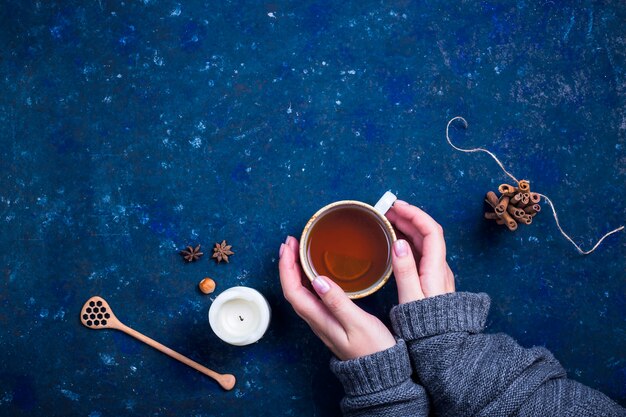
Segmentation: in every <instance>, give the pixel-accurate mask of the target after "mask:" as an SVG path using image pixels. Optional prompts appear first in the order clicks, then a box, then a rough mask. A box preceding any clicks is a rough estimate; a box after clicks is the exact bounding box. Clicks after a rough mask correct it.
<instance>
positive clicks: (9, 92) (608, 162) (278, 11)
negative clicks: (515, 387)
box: [0, 0, 626, 417]
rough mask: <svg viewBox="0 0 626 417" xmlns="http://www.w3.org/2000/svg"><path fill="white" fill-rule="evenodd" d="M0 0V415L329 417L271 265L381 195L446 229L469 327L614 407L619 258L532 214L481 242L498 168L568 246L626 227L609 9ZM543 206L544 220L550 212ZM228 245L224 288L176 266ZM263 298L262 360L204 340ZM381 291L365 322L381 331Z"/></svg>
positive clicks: (618, 58) (613, 8) (621, 283)
mask: <svg viewBox="0 0 626 417" xmlns="http://www.w3.org/2000/svg"><path fill="white" fill-rule="evenodd" d="M455 3H457V2H449V1H444V0H440V1H438V0H433V1H423V2H422V1H419V2H418V1H415V2H412V1H408V0H396V1H390V2H384V4H383V3H382V2H378V1H359V2H356V1H355V2H332V1H303V2H301V1H297V2H280V1H276V2H255V1H249V2H243V1H242V2H234V1H232V2H209V1H207V2H180V3H176V2H172V1H157V0H144V1H128V2H124V3H121V2H108V1H102V0H99V1H89V2H78V1H63V2H58V1H57V2H49V1H40V2H26V1H25V2H22V1H17V0H14V1H4V2H3V3H2V5H0V41H1V42H0V85H1V86H2V93H1V95H0V126H1V127H0V141H1V142H0V145H1V149H0V164H1V165H0V166H1V167H2V175H1V178H0V215H1V216H0V225H1V229H0V231H1V233H0V248H1V253H2V255H1V256H2V281H1V286H0V305H1V307H2V308H1V310H0V328H1V329H2V332H1V333H0V345H1V346H2V365H0V415H11V416H18V415H25V416H26V415H28V416H35V415H37V416H51V415H76V416H91V417H97V416H117V415H126V414H128V415H142V416H146V415H154V416H183V415H184V416H244V415H259V416H262V415H285V416H288V415H293V416H327V415H337V414H338V412H339V411H338V402H339V399H340V397H341V387H340V386H339V384H338V382H336V381H335V380H334V379H333V377H332V375H331V374H330V372H329V370H328V367H327V361H328V358H329V353H328V351H327V350H326V349H325V348H324V347H323V346H322V345H321V343H320V342H319V341H318V340H317V339H316V338H315V337H314V336H313V334H312V333H311V332H310V331H309V330H308V328H307V327H306V325H305V324H304V323H303V322H302V321H301V320H299V318H298V317H297V316H296V315H295V314H294V313H293V312H292V311H291V309H290V307H289V306H288V305H287V304H286V303H285V302H284V300H283V299H282V294H281V289H280V286H279V284H278V276H277V265H276V262H277V252H278V247H279V245H280V243H281V242H282V240H283V239H284V238H285V236H286V235H287V234H293V235H296V236H298V235H299V234H300V231H301V229H302V227H303V226H304V224H305V222H306V220H307V219H308V217H309V216H310V215H311V214H313V213H314V212H315V211H316V210H317V209H318V208H319V207H321V206H322V205H324V204H327V203H329V202H332V201H335V200H338V199H346V198H351V199H359V200H362V201H366V202H371V203H373V202H375V200H376V199H377V198H378V197H379V196H380V195H381V194H382V193H383V192H384V191H385V190H387V189H391V190H392V191H394V192H395V193H397V194H398V196H399V197H400V198H403V199H405V200H407V201H410V202H412V203H415V204H417V205H420V206H421V207H423V208H424V209H425V210H427V211H428V212H429V213H431V214H432V215H433V217H435V218H436V219H437V220H438V221H439V222H440V223H441V224H442V225H443V226H444V228H445V230H446V233H447V242H448V248H449V262H450V264H451V266H452V269H453V270H454V271H455V272H456V274H457V287H458V289H459V290H469V291H485V292H487V293H489V294H490V295H491V296H492V299H493V302H492V311H491V314H490V319H489V331H492V332H495V331H503V332H507V333H509V334H511V335H512V336H514V337H515V338H517V339H518V340H519V341H520V342H521V343H522V344H524V345H526V346H531V345H545V346H547V347H548V348H549V349H550V350H552V351H553V353H554V354H555V355H556V357H557V358H558V359H559V360H560V361H561V362H562V363H563V365H564V366H565V368H566V369H567V370H568V372H569V375H570V376H571V377H573V378H575V379H578V380H579V381H581V382H583V383H585V384H588V385H590V386H591V387H593V388H597V389H600V390H602V391H604V392H605V393H606V394H608V395H609V396H611V397H612V398H614V399H616V400H617V401H618V402H620V403H621V404H626V360H625V358H624V352H625V351H626V334H625V329H626V326H625V324H626V323H625V316H626V314H625V312H626V296H625V290H624V288H625V283H626V280H625V273H624V270H625V266H626V265H625V258H626V256H625V255H626V239H625V237H624V234H621V235H616V236H612V237H610V238H609V239H607V241H606V243H605V244H604V245H603V246H601V247H600V249H599V250H598V251H597V252H596V253H594V254H592V255H590V256H587V257H581V256H579V255H577V253H576V252H575V250H574V249H573V247H572V246H571V245H570V244H569V243H567V242H566V241H565V240H564V239H563V238H562V237H561V236H560V235H559V233H558V231H557V229H556V227H555V225H554V221H553V219H552V218H551V216H550V215H549V213H548V212H547V211H546V212H544V213H542V214H541V215H540V216H538V217H536V218H535V222H534V223H533V224H532V225H531V226H530V227H521V228H520V230H518V231H517V232H515V233H509V232H508V231H506V230H504V229H502V228H499V227H495V226H494V225H493V224H489V223H487V222H486V221H484V220H483V219H482V209H483V203H482V197H483V195H484V193H485V192H486V191H488V190H490V189H492V190H493V189H496V188H497V185H498V184H500V183H501V182H504V181H505V180H506V177H504V176H503V175H502V174H501V172H500V171H499V170H498V168H497V166H496V165H495V163H494V162H493V161H492V160H490V159H489V158H488V157H487V156H485V155H465V154H461V153H457V152H455V151H453V150H452V149H451V148H450V147H449V146H448V145H447V144H446V143H445V138H444V129H445V124H446V122H447V121H448V119H449V118H451V117H453V116H456V115H462V116H464V117H466V118H467V119H468V121H469V122H470V127H469V129H468V130H467V131H462V130H458V129H457V130H455V131H454V132H453V135H454V138H455V140H456V141H457V142H458V143H459V144H460V145H462V146H472V145H474V146H486V147H488V148H490V149H491V150H493V151H494V152H496V153H497V154H498V155H499V156H500V157H501V158H502V160H503V161H504V163H505V164H506V165H507V167H509V169H510V170H511V171H512V172H513V173H514V174H515V175H517V176H518V177H520V178H528V179H530V180H531V181H532V184H531V185H532V188H533V189H534V190H535V191H540V192H543V193H545V194H547V195H549V196H550V197H551V198H552V199H553V200H554V201H555V203H556V204H557V208H558V209H559V210H560V215H561V218H562V223H563V226H564V227H565V228H566V230H567V231H569V232H570V233H571V235H572V236H573V238H574V239H575V240H576V241H577V242H579V243H580V244H582V245H583V246H584V247H586V248H588V247H589V246H590V245H591V244H592V243H593V242H594V240H595V239H596V238H597V237H599V236H600V235H601V234H603V233H605V232H606V231H607V230H609V229H611V228H613V227H616V226H618V225H619V224H621V223H623V221H624V219H625V218H626V216H625V214H626V210H625V207H626V205H625V204H624V196H623V187H624V184H625V180H626V164H625V161H626V149H625V142H626V33H625V32H624V21H626V6H625V4H624V2H623V1H621V0H615V1H610V0H607V1H604V2H601V1H597V2H592V1H580V2H573V1H572V2H570V1H555V2H553V1H545V2H544V1H524V0H518V1H517V2H511V1H499V2H497V1H484V2H479V1H475V2H470V1H466V2H459V3H461V4H455ZM546 208H547V207H546ZM222 239H227V240H228V241H229V243H232V244H233V249H234V250H235V252H236V255H234V256H233V257H232V263H231V264H229V265H224V264H221V265H215V264H214V263H211V262H209V261H208V259H207V258H208V257H207V256H205V257H204V258H203V259H202V260H201V261H200V262H197V263H195V264H191V265H186V264H184V263H183V262H182V260H181V258H180V257H179V255H178V254H177V250H178V249H180V248H182V247H184V246H185V245H187V244H191V243H202V244H203V245H204V248H205V250H206V251H207V252H208V251H209V246H210V245H212V244H213V243H214V242H216V241H221V240H222ZM207 275H208V276H212V277H214V278H215V280H216V281H217V283H218V288H217V292H216V294H218V293H219V292H220V291H222V290H224V289H225V288H228V287H231V286H234V285H247V286H252V287H254V288H257V289H259V290H260V291H261V292H263V293H264V294H265V295H266V296H267V297H268V299H269V301H270V303H271V305H272V308H273V313H274V315H273V321H272V324H271V327H270V330H269V332H268V334H267V336H266V337H265V338H264V339H262V341H261V342H260V343H258V344H255V345H253V346H249V347H232V346H228V345H226V344H224V343H222V342H221V341H220V340H219V339H217V337H216V336H214V335H213V334H212V332H211V330H210V328H209V326H208V320H207V317H206V315H207V310H208V307H209V305H210V303H211V300H212V299H213V298H214V297H213V296H204V295H202V294H200V293H199V292H198V291H197V289H196V288H197V287H196V285H197V283H198V281H199V280H200V279H202V278H203V277H204V276H207ZM95 294H100V295H102V296H104V297H105V298H106V299H107V300H108V301H109V302H110V303H111V306H112V308H113V310H114V311H115V312H116V313H117V315H118V317H119V318H120V319H121V320H122V321H123V322H125V323H126V324H128V325H130V326H131V327H134V328H136V329H137V330H139V331H143V332H145V333H146V334H148V335H149V336H152V337H153V338H155V339H157V340H159V341H161V342H163V343H164V344H166V345H168V346H170V347H172V348H174V349H176V350H179V351H180V352H182V353H184V354H187V355H189V356H190V357H192V358H193V359H195V360H197V361H199V362H201V363H203V364H205V365H207V366H208V367H211V368H215V369H216V370H218V371H222V372H233V373H234V374H236V375H237V377H238V384H237V386H236V389H235V390H233V391H231V392H224V391H222V390H221V389H220V388H219V387H218V386H217V385H216V384H214V383H213V382H212V381H211V380H209V379H208V378H206V377H204V376H203V375H201V374H199V373H196V372H194V371H193V370H191V369H189V368H187V367H186V366H184V365H181V364H179V363H177V362H175V361H173V360H170V359H168V358H167V357H165V356H163V355H162V354H160V353H158V352H156V351H154V350H152V349H151V348H149V347H147V346H145V345H142V344H140V343H139V342H136V341H135V340H134V339H131V338H129V337H127V336H126V335H123V334H121V333H117V332H114V331H100V332H94V331H90V330H87V329H85V328H84V327H82V326H81V325H80V324H79V321H78V313H79V310H80V307H81V305H82V303H83V302H84V301H85V300H86V299H87V298H88V297H90V296H91V295H95ZM395 300H396V296H395V288H394V285H393V283H391V284H389V285H387V286H386V287H385V288H384V289H383V290H382V291H381V292H379V293H377V294H376V295H374V296H372V297H370V298H368V299H366V300H365V301H363V302H361V303H360V304H361V305H362V306H364V307H365V308H366V309H368V310H370V311H372V312H374V313H376V314H378V315H379V316H381V317H383V316H385V313H386V311H388V309H389V308H390V307H391V306H392V305H393V304H394V302H395Z"/></svg>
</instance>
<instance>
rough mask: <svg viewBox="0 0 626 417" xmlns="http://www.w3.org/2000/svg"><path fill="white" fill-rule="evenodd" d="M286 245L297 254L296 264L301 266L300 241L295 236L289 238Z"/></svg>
mask: <svg viewBox="0 0 626 417" xmlns="http://www.w3.org/2000/svg"><path fill="white" fill-rule="evenodd" d="M285 245H287V246H289V247H290V248H291V250H292V251H293V253H295V254H296V263H297V264H298V265H300V244H299V243H298V239H296V238H295V237H293V236H287V239H286V240H285Z"/></svg>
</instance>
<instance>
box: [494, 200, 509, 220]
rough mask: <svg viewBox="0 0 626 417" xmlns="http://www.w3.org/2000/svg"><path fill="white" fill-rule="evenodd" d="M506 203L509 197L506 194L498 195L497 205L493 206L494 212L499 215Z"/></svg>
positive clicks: (506, 205)
mask: <svg viewBox="0 0 626 417" xmlns="http://www.w3.org/2000/svg"><path fill="white" fill-rule="evenodd" d="M508 205H509V197H508V196H506V195H503V196H502V197H500V199H499V200H498V205H497V206H496V207H495V211H496V214H498V215H501V214H502V213H504V212H505V211H506V208H507V207H508Z"/></svg>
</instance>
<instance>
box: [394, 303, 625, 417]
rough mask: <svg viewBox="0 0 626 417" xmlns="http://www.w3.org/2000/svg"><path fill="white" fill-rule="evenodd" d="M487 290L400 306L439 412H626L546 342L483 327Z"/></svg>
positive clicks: (397, 310)
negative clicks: (577, 377) (570, 370)
mask: <svg viewBox="0 0 626 417" xmlns="http://www.w3.org/2000/svg"><path fill="white" fill-rule="evenodd" d="M489 304H490V300H489V297H488V296H487V295H486V294H473V293H462V292H461V293H451V294H445V295H440V296H436V297H431V298H426V299H423V300H420V301H415V302H411V303H407V304H401V305H399V306H396V307H394V308H393V309H392V311H391V322H392V325H393V328H394V330H395V332H396V334H397V336H399V337H401V338H402V339H404V340H405V341H406V343H407V346H408V347H409V355H410V358H411V362H412V364H413V367H414V370H415V372H416V376H417V379H418V382H419V383H421V384H422V385H423V386H424V388H425V390H426V391H427V393H428V396H429V397H430V400H431V408H432V409H433V411H434V413H435V414H436V415H441V416H535V415H555V416H556V415H559V416H561V415H563V416H570V415H571V416H574V415H576V416H592V415H594V416H600V415H601V416H624V415H626V410H624V409H623V408H621V407H620V406H619V405H617V404H616V403H614V402H613V401H611V400H610V399H609V398H608V397H606V396H605V395H604V394H602V393H600V392H598V391H595V390H593V389H591V388H588V387H586V386H584V385H582V384H580V383H577V382H575V381H572V380H570V379H567V377H566V373H565V370H564V369H563V367H562V366H561V365H560V364H559V362H558V361H557V360H556V359H555V358H554V357H553V356H552V354H551V353H550V352H549V351H548V350H547V349H545V348H543V347H533V348H530V349H525V348H523V347H521V346H520V345H518V344H517V343H516V342H515V341H514V340H513V339H512V338H511V337H509V336H507V335H504V334H482V333H481V332H482V331H483V329H484V326H485V321H486V318H487V313H488V310H489Z"/></svg>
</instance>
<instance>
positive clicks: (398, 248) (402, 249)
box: [393, 239, 409, 258]
mask: <svg viewBox="0 0 626 417" xmlns="http://www.w3.org/2000/svg"><path fill="white" fill-rule="evenodd" d="M393 251H394V252H395V253H396V256H397V257H399V258H402V257H405V256H407V255H408V254H409V245H408V244H407V243H406V240H403V239H400V240H396V242H395V243H394V244H393Z"/></svg>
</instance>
